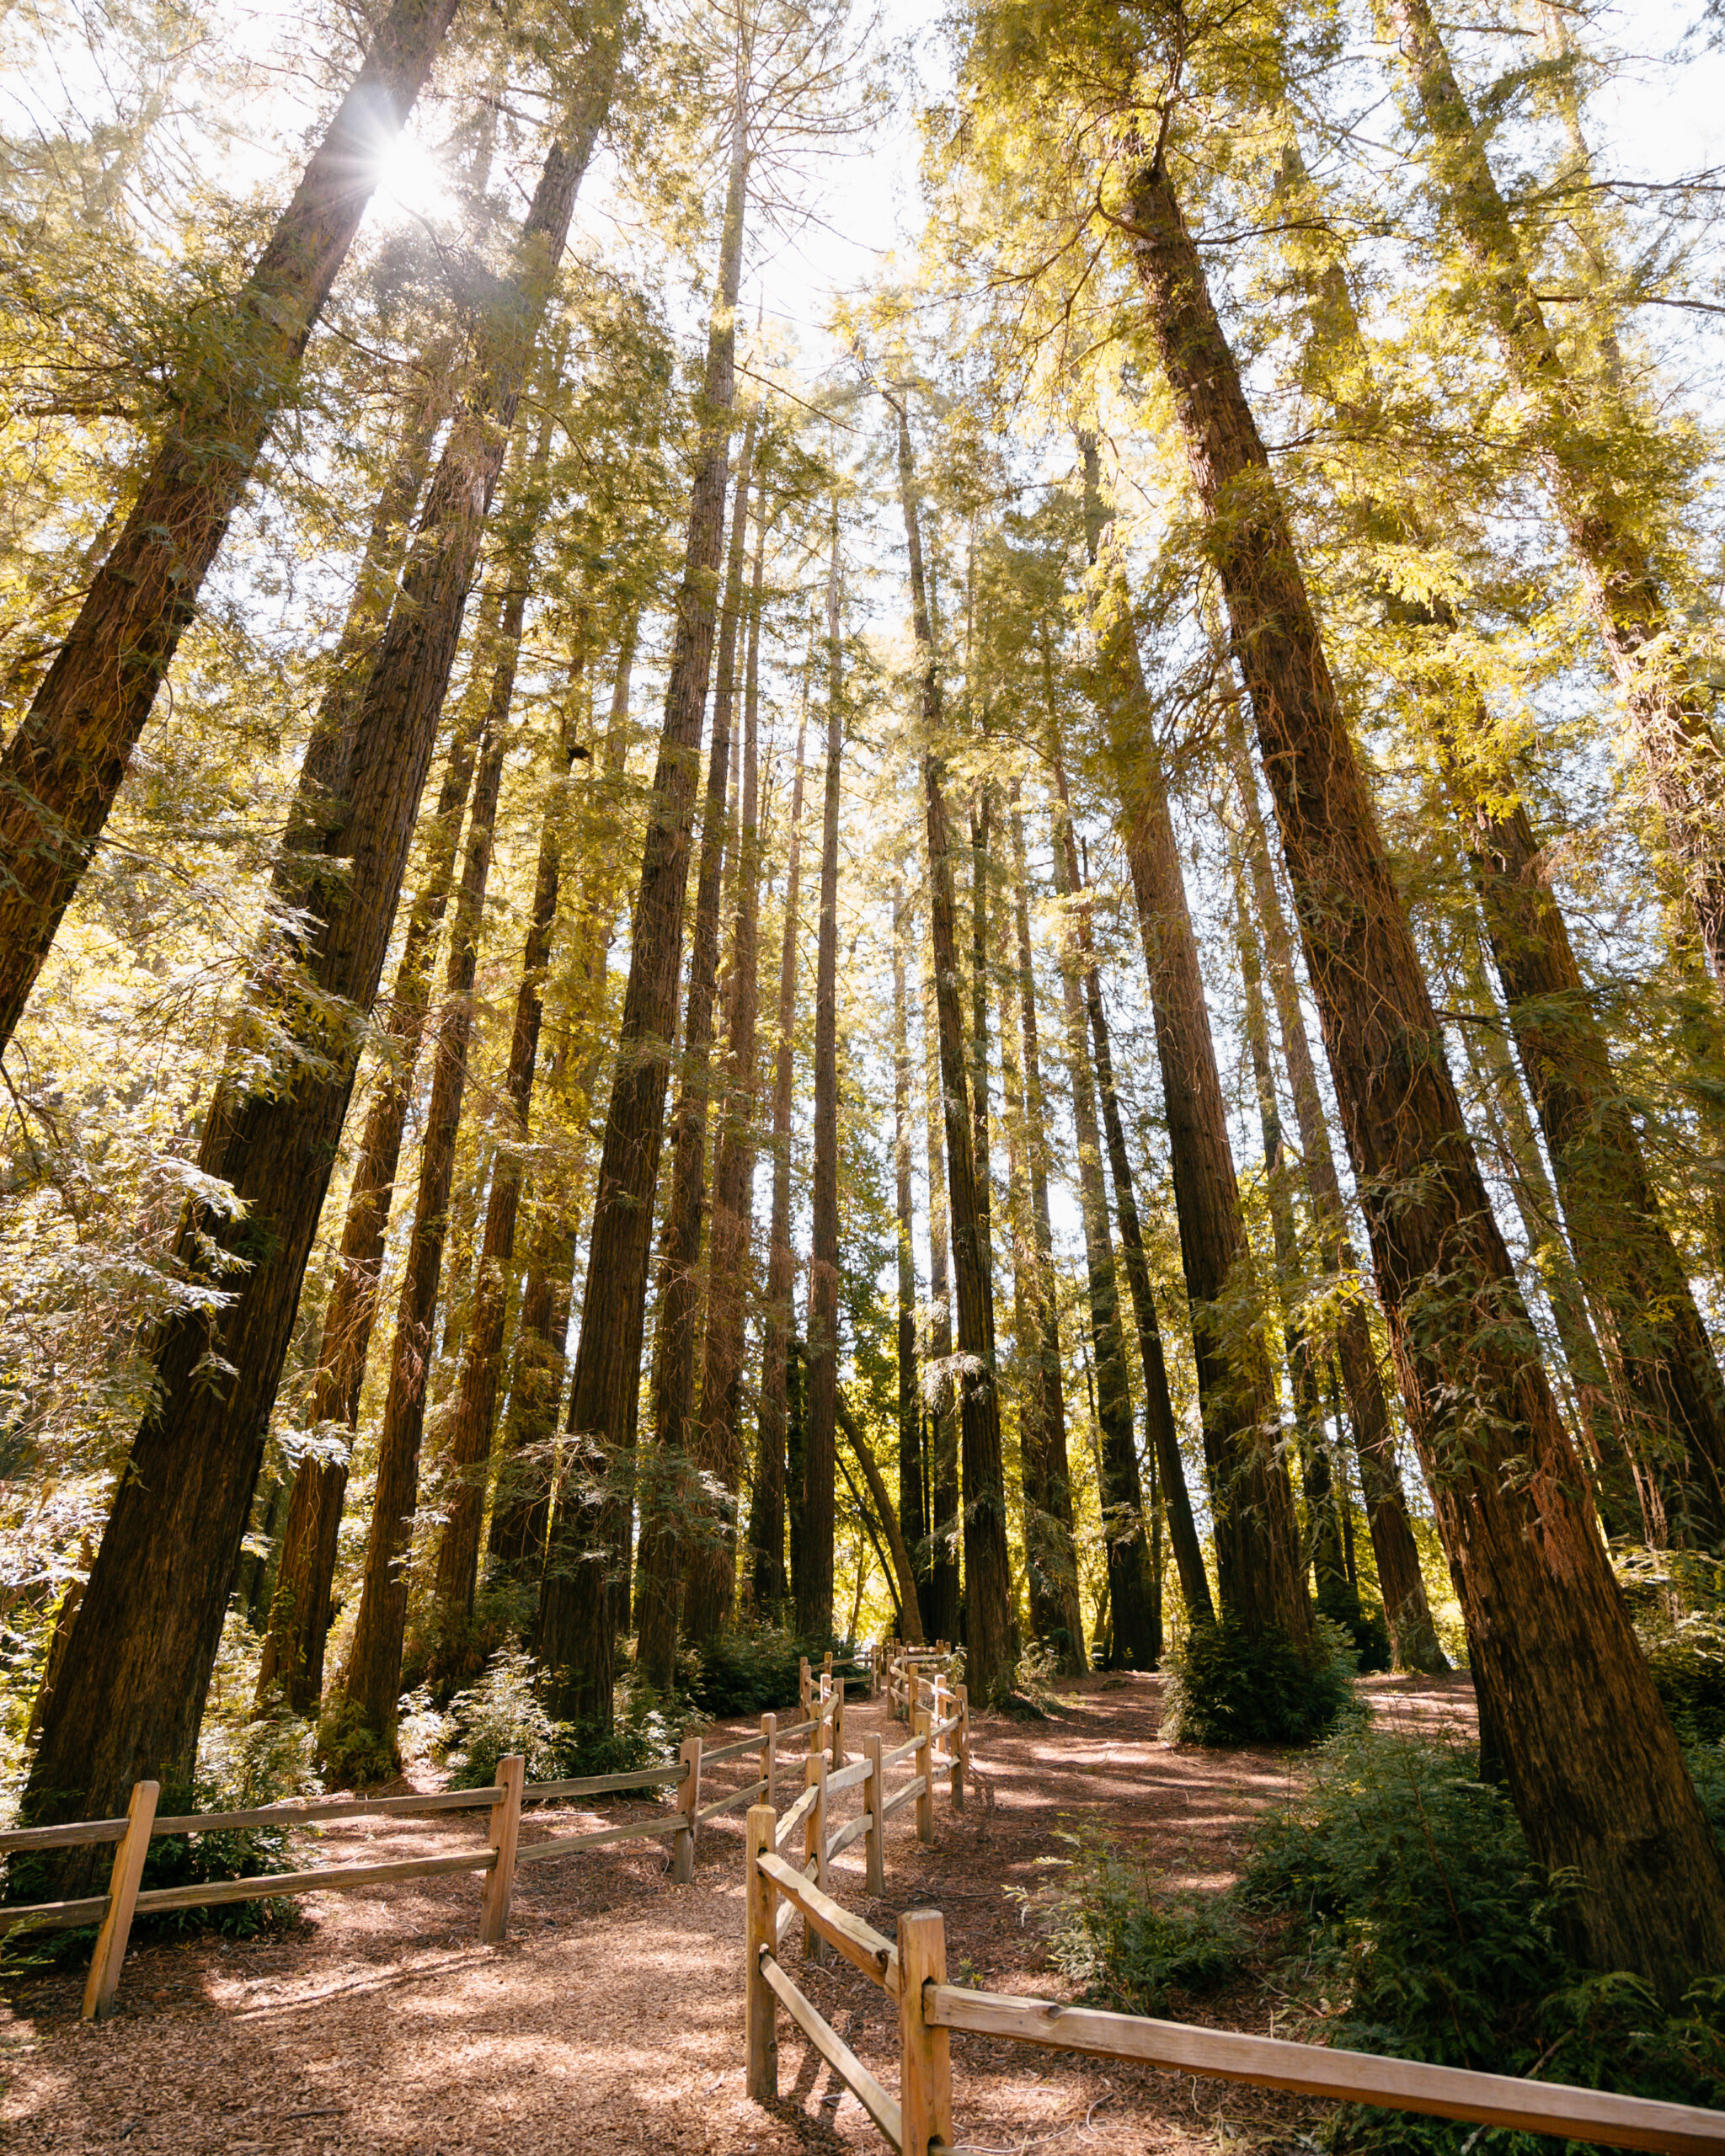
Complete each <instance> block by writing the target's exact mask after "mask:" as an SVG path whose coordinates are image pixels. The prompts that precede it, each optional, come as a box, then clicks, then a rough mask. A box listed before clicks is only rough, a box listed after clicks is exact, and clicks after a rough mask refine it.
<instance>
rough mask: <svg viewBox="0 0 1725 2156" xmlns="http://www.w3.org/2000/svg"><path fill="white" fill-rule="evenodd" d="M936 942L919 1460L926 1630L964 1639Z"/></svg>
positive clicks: (928, 960)
mask: <svg viewBox="0 0 1725 2156" xmlns="http://www.w3.org/2000/svg"><path fill="white" fill-rule="evenodd" d="M932 950H933V937H932V935H931V936H930V937H929V939H928V942H927V945H926V946H925V947H924V950H923V954H922V1043H923V1086H922V1099H923V1115H924V1137H925V1141H926V1145H927V1161H928V1302H929V1338H928V1359H929V1360H930V1361H932V1363H933V1364H935V1365H936V1367H937V1369H938V1371H939V1376H938V1378H937V1380H936V1382H935V1384H934V1385H933V1386H932V1389H931V1390H930V1392H929V1396H928V1422H927V1430H926V1432H925V1434H924V1441H923V1446H922V1457H923V1463H924V1469H925V1472H926V1475H927V1492H928V1497H927V1507H926V1511H927V1518H928V1531H929V1536H930V1547H929V1556H928V1565H927V1584H926V1588H925V1592H926V1594H927V1601H926V1603H925V1604H924V1607H923V1612H922V1626H923V1630H925V1631H926V1632H927V1635H928V1636H929V1638H931V1639H933V1640H955V1639H957V1638H958V1636H959V1585H960V1582H959V1428H958V1424H957V1422H956V1421H955V1420H954V1413H953V1411H954V1409H955V1408H956V1406H957V1404H958V1388H957V1386H956V1385H955V1384H954V1382H953V1302H952V1284H951V1283H952V1250H951V1240H952V1239H951V1236H950V1235H949V1234H948V1212H947V1173H946V1159H947V1153H946V1136H945V1133H944V1130H943V1109H942V1102H943V1100H944V1098H945V1089H944V1087H943V1086H942V1084H941V1071H940V1039H939V1027H940V1021H939V1019H938V1017H937V1015H936V1011H935V987H934V961H933V957H932Z"/></svg>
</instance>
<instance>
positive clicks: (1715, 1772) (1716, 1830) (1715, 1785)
mask: <svg viewBox="0 0 1725 2156" xmlns="http://www.w3.org/2000/svg"><path fill="white" fill-rule="evenodd" d="M1683 1756H1684V1758H1685V1762H1686V1763H1687V1764H1688V1767H1689V1778H1690V1780H1691V1781H1692V1782H1693V1783H1694V1784H1695V1793H1696V1796H1698V1797H1699V1798H1700V1799H1701V1810H1702V1811H1703V1812H1706V1815H1707V1824H1708V1825H1709V1826H1710V1827H1711V1828H1712V1830H1713V1835H1714V1838H1715V1839H1716V1840H1717V1842H1718V1844H1719V1847H1720V1849H1721V1850H1722V1851H1725V1743H1718V1744H1685V1747H1684V1748H1683Z"/></svg>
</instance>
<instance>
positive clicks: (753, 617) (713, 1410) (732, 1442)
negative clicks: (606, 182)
mask: <svg viewBox="0 0 1725 2156" xmlns="http://www.w3.org/2000/svg"><path fill="white" fill-rule="evenodd" d="M755 515H756V524H755V567H754V571H753V574H752V576H751V579H750V596H749V655H748V659H747V662H746V664H745V668H744V673H743V782H742V800H741V812H740V819H739V830H738V843H737V865H736V870H735V873H734V883H733V888H734V892H735V899H736V903H735V907H734V914H733V918H732V924H731V965H730V989H729V997H728V1003H727V1010H726V1014H725V1059H724V1113H723V1115H722V1117H721V1118H720V1122H719V1126H718V1137H717V1139H715V1141H714V1145H713V1239H712V1261H711V1263H710V1265H709V1267H708V1289H707V1340H706V1345H705V1351H704V1353H703V1355H702V1369H701V1410H700V1426H699V1441H698V1448H697V1449H698V1454H699V1458H700V1460H701V1461H702V1465H705V1466H706V1467H707V1468H708V1470H709V1471H710V1472H711V1473H712V1474H713V1475H714V1476H716V1477H717V1478H718V1481H719V1483H720V1484H721V1486H723V1487H724V1490H725V1491H726V1492H728V1494H729V1497H730V1498H731V1500H732V1501H733V1502H735V1500H736V1498H737V1497H738V1495H739V1493H740V1492H741V1489H742V1486H743V1454H742V1438H741V1431H742V1415H743V1357H744V1353H745V1346H746V1342H745V1321H746V1317H747V1309H748V1294H747V1290H748V1281H749V1270H750V1246H751V1244H752V1242H753V1241H754V1225H755V1131H756V1124H755V1118H756V1108H757V1103H758V1100H759V1094H760V1055H759V1053H758V1050H757V1047H756V1023H757V1013H758V1010H759V1005H760V993H761V987H760V972H761V958H760V953H761V830H760V819H761V811H760V768H759V733H760V712H761V594H762V590H763V586H764V584H765V579H766V487H765V484H764V483H763V484H762V485H761V488H759V489H758V490H757V493H756V510H755ZM733 1527H734V1523H733ZM724 1555H725V1566H724V1575H723V1578H722V1579H721V1580H719V1581H718V1584H719V1585H720V1586H721V1587H722V1588H723V1590H724V1604H723V1609H722V1610H721V1613H720V1614H721V1615H722V1616H725V1617H728V1616H729V1614H730V1609H731V1606H732V1597H733V1594H734V1582H735V1576H736V1567H735V1563H734V1555H733V1550H732V1549H731V1548H730V1547H729V1546H727V1548H726V1550H725V1552H724Z"/></svg>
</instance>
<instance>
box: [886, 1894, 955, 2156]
mask: <svg viewBox="0 0 1725 2156" xmlns="http://www.w3.org/2000/svg"><path fill="white" fill-rule="evenodd" d="M946 1980H947V1935H946V1923H945V1920H944V1919H943V1917H942V1915H941V1913H940V1911H939V1910H938V1909H909V1910H906V1912H905V1914H904V1915H903V1916H901V1917H900V1919H899V2105H900V2111H901V2113H902V2115H903V2121H904V2136H905V2137H904V2142H903V2143H902V2149H903V2156H931V2151H934V2150H938V2149H942V2148H951V2147H952V2145H953V2061H952V2041H951V2039H950V2037H949V2036H948V2034H947V2031H945V2030H944V2029H935V2028H931V2027H930V2025H929V2024H928V2023H927V2021H925V2020H924V2019H923V2018H922V1987H923V1986H924V1985H925V1984H930V1983H934V1984H943V1983H945V1982H946Z"/></svg>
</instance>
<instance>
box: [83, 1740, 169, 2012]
mask: <svg viewBox="0 0 1725 2156" xmlns="http://www.w3.org/2000/svg"><path fill="white" fill-rule="evenodd" d="M161 1794H162V1785H161V1783H160V1782H134V1783H133V1784H132V1785H131V1799H130V1801H128V1803H127V1805H126V1832H125V1833H124V1834H123V1835H122V1836H121V1837H120V1846H119V1848H118V1849H115V1852H114V1869H113V1870H112V1871H111V1872H110V1873H109V1876H108V1906H107V1908H105V1909H104V1911H103V1912H102V1929H100V1930H99V1932H98V1933H97V1935H96V1951H95V1952H94V1953H93V1955H92V1956H91V1957H90V1973H89V1975H88V1977H87V1978H86V1979H85V1983H84V2006H83V2018H84V2019H85V2020H86V2021H105V2020H107V2019H108V2017H109V2015H110V2014H111V2013H112V2012H113V2011H114V1994H115V1992H117V1991H118V1990H119V1988H120V1963H121V1962H122V1961H124V1960H125V1959H126V1940H128V1939H129V1938H130V1937H131V1913H132V1911H133V1909H134V1908H136V1906H137V1898H138V1881H140V1880H141V1879H142V1877H143V1876H144V1859H145V1858H146V1857H147V1855H148V1854H149V1853H150V1829H151V1828H152V1827H153V1826H154V1825H155V1823H156V1799H157V1798H158V1796H160V1795H161Z"/></svg>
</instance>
